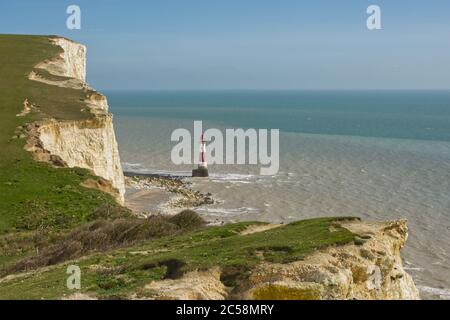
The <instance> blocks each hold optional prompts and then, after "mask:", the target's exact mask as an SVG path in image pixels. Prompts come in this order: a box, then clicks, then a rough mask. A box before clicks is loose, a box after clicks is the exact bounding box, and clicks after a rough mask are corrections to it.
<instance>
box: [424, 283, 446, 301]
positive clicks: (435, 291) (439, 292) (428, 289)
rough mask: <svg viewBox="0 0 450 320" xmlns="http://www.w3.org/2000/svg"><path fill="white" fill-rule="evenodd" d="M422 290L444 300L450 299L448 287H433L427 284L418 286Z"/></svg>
mask: <svg viewBox="0 0 450 320" xmlns="http://www.w3.org/2000/svg"><path fill="white" fill-rule="evenodd" d="M418 288H419V290H420V291H423V292H425V293H428V294H432V295H435V296H439V298H441V299H443V300H450V289H447V288H433V287H427V286H418Z"/></svg>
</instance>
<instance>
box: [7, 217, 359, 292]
mask: <svg viewBox="0 0 450 320" xmlns="http://www.w3.org/2000/svg"><path fill="white" fill-rule="evenodd" d="M176 220H178V219H176ZM183 220H184V219H183ZM188 220H191V219H188ZM336 221H337V219H336V218H320V219H312V220H303V221H298V222H294V223H291V224H288V225H285V226H280V227H278V228H274V229H270V230H267V231H263V232H258V233H253V234H247V235H242V234H241V233H242V231H244V230H245V229H246V228H247V227H248V226H250V225H255V224H262V223H260V222H241V223H236V224H229V225H225V226H220V227H208V228H202V229H200V230H194V231H191V232H188V233H184V234H177V235H173V236H165V237H162V238H159V239H154V240H152V241H150V242H148V241H146V242H145V243H142V244H138V245H134V246H131V247H127V248H123V249H116V250H110V251H108V252H102V253H95V254H93V255H91V256H89V257H86V258H83V259H81V260H79V261H71V262H70V263H68V262H67V263H64V264H59V265H56V266H54V267H51V268H50V269H49V270H45V271H38V272H33V273H32V274H25V275H18V276H17V278H13V279H12V280H9V281H8V280H4V281H3V283H1V286H0V298H14V299H17V298H23V299H41V298H44V299H45V298H47V299H49V298H50V299H54V298H62V297H64V296H67V295H70V294H72V293H73V291H70V290H69V289H67V287H66V279H67V275H66V268H67V266H68V264H77V265H78V266H80V268H81V270H82V289H81V292H83V293H86V294H89V295H92V296H95V297H97V298H128V297H130V295H132V294H135V295H138V296H139V295H142V296H143V297H148V295H151V292H146V291H145V289H144V287H145V285H146V284H148V283H149V282H150V281H152V280H162V279H165V278H177V277H180V276H182V275H183V274H184V273H185V272H187V271H190V270H196V269H200V270H204V269H208V268H211V267H215V266H218V267H220V268H221V270H222V281H223V282H224V283H225V284H226V285H227V286H230V287H233V286H234V285H235V283H236V281H237V280H238V279H239V278H241V277H245V276H246V275H247V274H248V272H249V271H250V270H251V269H252V267H254V266H255V265H257V264H258V263H261V262H262V261H267V262H279V263H288V262H291V261H295V260H300V259H303V258H305V257H306V256H307V255H309V254H311V253H312V252H314V251H315V250H317V249H320V248H324V247H327V246H333V245H343V244H346V243H350V242H353V241H354V235H353V234H352V233H351V232H350V231H348V230H347V229H344V228H341V227H339V225H338V224H336Z"/></svg>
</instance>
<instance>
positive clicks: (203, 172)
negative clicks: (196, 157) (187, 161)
mask: <svg viewBox="0 0 450 320" xmlns="http://www.w3.org/2000/svg"><path fill="white" fill-rule="evenodd" d="M192 176H193V177H202V178H204V177H207V176H208V169H207V168H198V169H194V170H192Z"/></svg>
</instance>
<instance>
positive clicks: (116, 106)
mask: <svg viewBox="0 0 450 320" xmlns="http://www.w3.org/2000/svg"><path fill="white" fill-rule="evenodd" d="M106 94H107V97H108V100H109V105H110V108H111V111H112V112H113V113H114V115H115V117H114V122H115V128H116V133H117V139H118V142H119V149H120V154H121V159H122V161H123V166H124V169H125V170H130V171H143V172H169V173H176V174H189V172H190V170H191V169H192V166H188V165H183V166H176V165H174V164H172V163H171V161H170V152H171V148H172V146H173V145H174V144H173V143H172V142H171V141H170V135H171V132H172V131H173V130H174V129H177V128H187V129H190V130H192V129H193V120H203V127H204V128H205V129H206V128H210V127H214V128H219V129H223V128H239V127H243V128H249V127H251V128H255V129H259V128H268V129H271V128H277V129H280V130H281V134H280V170H279V172H278V174H276V175H275V176H271V177H267V176H260V175H259V170H258V167H257V166H249V165H239V166H238V165H211V166H210V175H211V176H210V179H208V180H201V181H196V182H195V183H194V188H196V189H198V190H201V191H204V192H212V193H213V195H214V197H215V198H216V199H217V200H218V201H217V203H216V204H214V205H213V206H208V207H203V208H199V209H198V212H199V213H201V214H203V215H205V217H207V218H208V219H211V220H218V221H221V220H222V221H240V220H264V221H270V222H289V221H293V220H297V219H302V218H310V217H318V216H337V215H355V216H360V217H362V218H364V219H371V220H387V219H397V218H407V219H408V225H409V227H410V237H409V240H408V243H407V246H406V247H405V249H404V250H403V255H404V261H405V266H406V268H407V270H408V271H409V272H410V273H411V274H412V275H413V277H414V280H415V282H416V283H417V284H418V285H419V287H420V290H421V294H422V295H423V297H425V298H429V297H433V298H450V245H449V244H450V91H440V92H432V91H426V92H425V91H423V92H407V91H402V92H400V91H399V92H394V91H388V92H381V91H378V92H377V91H372V92H361V91H359V92H331V91H312V92H288V91H286V92H281V91H279V92H257V91H247V92H242V91H241V92H239V91H235V92H232V91H228V92H133V93H130V92H128V93H126V92H107V93H106Z"/></svg>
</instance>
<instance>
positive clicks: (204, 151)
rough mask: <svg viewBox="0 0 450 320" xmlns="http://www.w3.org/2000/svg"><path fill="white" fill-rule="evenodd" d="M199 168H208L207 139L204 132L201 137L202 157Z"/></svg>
mask: <svg viewBox="0 0 450 320" xmlns="http://www.w3.org/2000/svg"><path fill="white" fill-rule="evenodd" d="M198 167H199V168H207V167H208V162H207V161H206V140H205V138H204V136H203V133H202V135H201V137H200V158H199V164H198Z"/></svg>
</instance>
